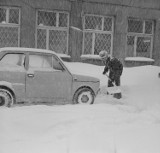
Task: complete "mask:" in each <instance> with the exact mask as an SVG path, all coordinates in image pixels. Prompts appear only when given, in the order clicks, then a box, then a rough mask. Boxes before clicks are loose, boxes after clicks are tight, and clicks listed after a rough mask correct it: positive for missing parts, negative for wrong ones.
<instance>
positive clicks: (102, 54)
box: [99, 50, 108, 59]
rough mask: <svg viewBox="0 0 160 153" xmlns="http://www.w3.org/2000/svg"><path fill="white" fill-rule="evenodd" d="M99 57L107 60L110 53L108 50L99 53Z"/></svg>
mask: <svg viewBox="0 0 160 153" xmlns="http://www.w3.org/2000/svg"><path fill="white" fill-rule="evenodd" d="M99 56H100V58H101V59H106V58H107V57H108V52H107V51H106V50H102V51H100V52H99Z"/></svg>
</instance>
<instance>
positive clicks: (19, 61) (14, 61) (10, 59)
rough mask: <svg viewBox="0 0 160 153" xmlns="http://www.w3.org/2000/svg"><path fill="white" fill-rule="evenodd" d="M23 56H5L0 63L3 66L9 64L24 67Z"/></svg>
mask: <svg viewBox="0 0 160 153" xmlns="http://www.w3.org/2000/svg"><path fill="white" fill-rule="evenodd" d="M24 59H25V55H24V54H6V55H5V56H4V57H3V58H2V59H1V62H2V63H4V64H9V65H13V66H23V67H24V61H25V60H24Z"/></svg>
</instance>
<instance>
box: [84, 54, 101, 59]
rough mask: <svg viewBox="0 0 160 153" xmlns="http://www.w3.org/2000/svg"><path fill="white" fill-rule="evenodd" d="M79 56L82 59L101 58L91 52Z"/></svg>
mask: <svg viewBox="0 0 160 153" xmlns="http://www.w3.org/2000/svg"><path fill="white" fill-rule="evenodd" d="M81 58H83V59H98V60H99V59H101V58H100V57H99V55H92V54H85V55H81Z"/></svg>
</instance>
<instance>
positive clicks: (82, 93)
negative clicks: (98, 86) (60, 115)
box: [73, 87, 95, 104]
mask: <svg viewBox="0 0 160 153" xmlns="http://www.w3.org/2000/svg"><path fill="white" fill-rule="evenodd" d="M94 99H95V94H94V92H93V91H92V90H91V89H89V88H86V87H84V88H80V89H79V90H77V91H76V93H75V94H74V98H73V102H74V104H93V103H94Z"/></svg>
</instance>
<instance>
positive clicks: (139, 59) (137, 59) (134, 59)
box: [125, 57, 154, 62]
mask: <svg viewBox="0 0 160 153" xmlns="http://www.w3.org/2000/svg"><path fill="white" fill-rule="evenodd" d="M125 61H141V62H154V59H151V58H147V57H126V58H125Z"/></svg>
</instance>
